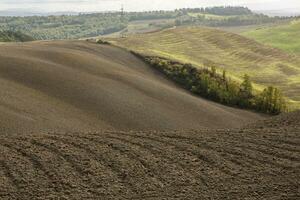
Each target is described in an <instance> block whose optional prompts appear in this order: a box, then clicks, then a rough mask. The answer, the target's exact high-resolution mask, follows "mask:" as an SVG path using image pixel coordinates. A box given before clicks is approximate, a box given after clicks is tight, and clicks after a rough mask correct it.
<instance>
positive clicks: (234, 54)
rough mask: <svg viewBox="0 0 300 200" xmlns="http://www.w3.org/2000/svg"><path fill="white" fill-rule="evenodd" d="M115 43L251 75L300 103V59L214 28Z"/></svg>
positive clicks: (179, 30)
mask: <svg viewBox="0 0 300 200" xmlns="http://www.w3.org/2000/svg"><path fill="white" fill-rule="evenodd" d="M110 40H111V42H112V43H114V44H116V45H119V46H122V47H125V48H129V49H133V50H136V51H138V52H141V53H145V54H149V55H160V56H164V57H166V58H170V59H174V60H179V61H181V62H185V63H191V64H194V65H196V66H199V67H203V66H206V67H210V66H216V67H217V68H218V69H226V70H227V72H228V73H229V74H230V75H231V76H232V77H233V78H236V79H239V78H241V77H242V76H243V75H244V74H245V73H247V74H249V75H250V76H251V77H252V79H253V81H254V82H255V83H256V84H257V85H256V88H258V89H260V88H262V87H265V86H266V85H273V86H276V87H279V88H280V89H281V90H282V91H283V92H284V94H285V95H286V96H288V97H289V98H290V99H291V100H292V101H295V102H296V103H297V102H298V103H299V102H300V57H299V56H296V55H290V54H288V53H286V52H284V51H281V50H278V49H275V48H271V47H269V46H265V45H262V44H260V43H258V42H255V41H254V40H251V39H247V38H245V37H243V36H240V35H237V34H233V33H229V32H225V31H221V30H217V29H210V28H192V27H191V28H173V29H168V30H165V31H161V32H154V33H148V34H139V35H133V36H129V37H127V38H116V39H110Z"/></svg>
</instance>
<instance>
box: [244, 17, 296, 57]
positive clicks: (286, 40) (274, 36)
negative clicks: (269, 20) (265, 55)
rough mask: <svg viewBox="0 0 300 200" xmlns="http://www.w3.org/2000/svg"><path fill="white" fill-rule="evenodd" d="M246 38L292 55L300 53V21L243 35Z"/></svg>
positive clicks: (247, 32)
mask: <svg viewBox="0 0 300 200" xmlns="http://www.w3.org/2000/svg"><path fill="white" fill-rule="evenodd" d="M242 34H243V35H244V36H247V37H249V38H252V39H255V40H257V41H259V42H261V43H264V44H267V45H270V46H273V47H276V48H279V49H282V50H284V51H287V52H290V53H298V54H299V53H300V37H299V36H300V20H294V21H291V22H289V23H288V24H280V25H277V26H271V27H264V28H259V29H255V30H250V31H246V32H244V33H242Z"/></svg>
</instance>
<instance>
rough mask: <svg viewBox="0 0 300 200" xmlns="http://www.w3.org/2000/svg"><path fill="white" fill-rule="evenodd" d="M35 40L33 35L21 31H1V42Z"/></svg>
mask: <svg viewBox="0 0 300 200" xmlns="http://www.w3.org/2000/svg"><path fill="white" fill-rule="evenodd" d="M33 40H34V39H33V38H32V37H31V36H29V35H26V34H23V33H21V32H19V31H18V32H14V31H0V42H28V41H33Z"/></svg>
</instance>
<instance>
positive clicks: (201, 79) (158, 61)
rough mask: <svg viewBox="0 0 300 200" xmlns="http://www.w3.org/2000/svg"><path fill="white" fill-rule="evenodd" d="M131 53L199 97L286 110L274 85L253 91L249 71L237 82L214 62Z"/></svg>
mask: <svg viewBox="0 0 300 200" xmlns="http://www.w3.org/2000/svg"><path fill="white" fill-rule="evenodd" d="M133 53H134V52H133ZM134 54H135V55H137V56H138V57H140V58H142V59H143V60H144V61H145V62H147V63H148V64H150V65H151V66H153V67H155V68H156V69H158V70H159V71H161V72H162V73H163V74H165V75H166V76H168V77H169V78H170V79H172V80H173V81H175V82H176V83H178V84H180V85H181V86H183V87H184V88H186V89H187V90H189V91H191V92H193V93H195V94H198V95H200V96H202V97H205V98H208V99H211V100H213V101H216V102H219V103H222V104H225V105H229V106H236V107H239V108H246V109H253V110H257V111H260V112H264V113H269V114H279V113H281V112H283V111H285V110H286V103H285V101H284V98H283V96H282V94H281V93H280V91H279V90H278V89H277V88H274V87H268V88H267V89H265V90H264V91H263V92H262V93H260V94H256V95H254V92H253V86H252V83H251V80H250V77H249V76H248V75H245V76H244V79H243V82H242V83H241V84H239V83H237V82H235V81H232V80H230V79H229V78H228V77H227V76H226V71H225V70H224V71H223V73H222V74H219V73H217V70H216V67H214V66H213V67H211V68H203V69H199V68H195V67H193V66H192V65H191V64H182V63H179V62H174V61H171V60H168V59H164V58H160V57H153V56H143V55H140V54H137V53H134Z"/></svg>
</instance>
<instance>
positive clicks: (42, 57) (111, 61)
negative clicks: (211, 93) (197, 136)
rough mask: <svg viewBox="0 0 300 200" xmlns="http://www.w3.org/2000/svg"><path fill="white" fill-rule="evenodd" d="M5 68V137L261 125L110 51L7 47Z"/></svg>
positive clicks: (0, 78) (87, 46) (82, 46)
mask: <svg viewBox="0 0 300 200" xmlns="http://www.w3.org/2000/svg"><path fill="white" fill-rule="evenodd" d="M0 62H1V65H0V127H1V130H0V131H1V133H8V132H21V133H27V132H32V131H40V130H41V131H52V130H60V131H86V130H108V129H109V130H112V129H117V130H165V129H197V128H203V127H211V128H217V127H219V128H220V127H239V126H241V125H243V124H245V123H249V122H251V121H254V120H256V119H259V118H261V117H260V116H259V115H258V114H255V113H251V112H248V111H243V110H238V109H234V108H229V107H225V106H222V105H219V104H216V103H213V102H210V101H207V100H204V99H201V98H199V97H196V96H193V95H192V94H190V93H188V92H186V91H185V90H183V89H181V88H178V86H176V85H175V84H173V83H172V82H170V81H168V80H166V79H165V78H164V77H163V76H161V75H160V73H158V72H157V71H155V70H154V69H152V68H151V67H150V66H148V65H146V64H145V63H143V62H142V61H141V60H139V59H138V58H136V57H135V56H133V55H132V54H130V53H129V52H127V51H124V50H122V49H120V48H116V47H111V46H107V45H98V44H93V43H88V42H85V41H57V42H55V41H51V42H31V43H23V44H15V43H12V44H1V48H0Z"/></svg>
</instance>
